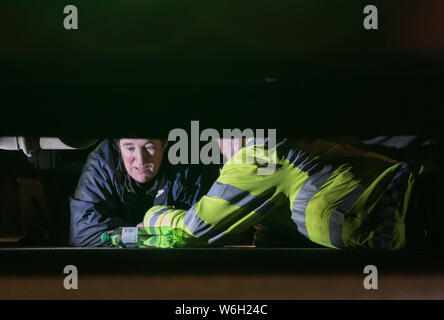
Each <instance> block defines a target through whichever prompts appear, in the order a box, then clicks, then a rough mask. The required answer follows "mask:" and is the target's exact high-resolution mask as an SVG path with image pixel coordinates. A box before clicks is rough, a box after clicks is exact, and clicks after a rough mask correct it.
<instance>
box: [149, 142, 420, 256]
mask: <svg viewBox="0 0 444 320" xmlns="http://www.w3.org/2000/svg"><path fill="white" fill-rule="evenodd" d="M270 165H272V166H270ZM265 167H271V168H273V170H272V171H270V172H269V174H258V172H259V170H260V169H263V168H265ZM421 171H422V166H420V165H418V164H414V163H407V162H398V161H395V160H392V159H390V158H387V157H385V156H383V155H381V154H378V153H372V152H366V151H362V150H360V149H356V148H353V147H350V146H348V145H345V144H341V143H332V142H329V141H326V140H316V141H314V142H312V143H305V142H304V141H303V140H290V139H284V140H282V141H279V142H278V143H276V145H275V146H271V147H270V146H268V145H267V140H266V139H265V140H262V141H258V140H254V139H251V140H249V141H247V142H246V144H245V147H243V148H242V149H241V150H239V151H238V152H237V153H236V154H234V156H233V157H232V158H231V159H230V160H229V161H228V162H227V163H225V165H224V166H223V168H222V169H221V172H220V176H219V178H218V179H217V181H216V182H215V183H214V184H213V186H212V187H211V189H210V191H209V192H208V193H207V194H206V195H205V196H203V197H202V199H201V200H200V201H199V202H197V203H196V204H194V206H193V207H191V208H190V209H188V210H181V209H176V208H174V207H171V206H155V207H152V208H151V209H149V210H148V212H147V213H146V215H145V217H144V220H143V224H144V228H145V229H146V231H147V232H148V233H149V234H150V235H151V237H150V238H149V239H147V240H146V241H145V243H144V245H146V246H153V247H171V246H173V247H193V246H199V247H201V246H209V245H219V244H226V243H229V239H230V236H232V235H238V234H241V233H242V232H244V231H245V230H247V229H248V228H251V226H255V225H258V224H262V225H265V226H267V227H269V228H275V229H276V230H277V231H278V232H279V233H295V232H296V233H297V232H299V233H300V234H302V235H303V236H305V237H306V238H308V239H309V240H311V241H312V242H314V243H316V244H318V245H322V246H325V247H331V248H383V249H391V250H396V249H400V248H402V247H404V245H405V243H406V236H405V217H406V212H407V207H408V203H409V198H410V195H411V192H412V188H413V184H414V181H415V179H416V177H417V176H418V175H419V174H420V173H421Z"/></svg>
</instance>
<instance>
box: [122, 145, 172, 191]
mask: <svg viewBox="0 0 444 320" xmlns="http://www.w3.org/2000/svg"><path fill="white" fill-rule="evenodd" d="M167 143H168V141H167V140H159V139H129V138H122V139H119V148H120V153H121V154H122V160H123V164H124V165H125V169H126V171H127V172H128V174H129V175H130V177H131V178H133V179H134V180H135V181H137V182H139V183H145V182H148V181H150V180H151V179H152V178H154V177H155V176H156V174H157V172H158V171H159V168H160V165H161V164H162V157H163V152H164V150H165V148H166V146H167Z"/></svg>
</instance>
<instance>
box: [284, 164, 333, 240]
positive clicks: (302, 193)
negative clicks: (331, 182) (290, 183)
mask: <svg viewBox="0 0 444 320" xmlns="http://www.w3.org/2000/svg"><path fill="white" fill-rule="evenodd" d="M333 171H334V170H333V167H332V166H331V165H325V166H324V167H323V168H322V169H321V170H320V171H318V172H316V173H313V174H311V175H309V176H308V178H307V179H306V180H305V182H304V185H303V186H302V188H301V190H299V192H298V194H297V195H296V198H295V199H294V202H293V207H292V209H291V210H292V215H291V218H292V219H293V221H294V222H295V223H296V225H297V227H298V230H299V232H300V233H302V234H303V235H304V236H305V237H307V238H308V239H310V237H309V236H308V232H307V227H306V225H305V219H306V216H305V210H306V209H307V206H308V202H309V201H310V199H311V198H312V197H313V196H314V195H315V194H316V193H317V192H318V190H319V188H320V187H321V186H322V185H323V184H324V183H325V182H326V181H327V180H328V178H329V177H330V176H331V174H332V173H333Z"/></svg>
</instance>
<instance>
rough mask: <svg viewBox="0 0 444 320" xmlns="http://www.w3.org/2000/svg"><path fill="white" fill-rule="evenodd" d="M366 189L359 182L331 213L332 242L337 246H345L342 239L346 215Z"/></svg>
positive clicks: (330, 230)
mask: <svg viewBox="0 0 444 320" xmlns="http://www.w3.org/2000/svg"><path fill="white" fill-rule="evenodd" d="M365 189H366V186H364V185H362V184H358V185H357V186H356V187H355V188H354V189H353V190H352V191H351V192H350V193H349V194H348V195H346V196H345V199H344V200H343V201H342V203H341V204H340V205H339V206H338V207H337V208H336V209H334V210H333V212H332V213H331V216H330V221H329V225H328V228H329V234H330V242H331V244H332V245H334V246H335V247H337V248H344V247H345V244H344V241H343V239H342V227H343V223H344V216H345V214H346V213H347V212H348V211H349V210H350V208H351V207H352V206H353V204H354V203H355V202H356V200H358V198H359V197H360V196H361V195H362V193H363V192H364V191H365Z"/></svg>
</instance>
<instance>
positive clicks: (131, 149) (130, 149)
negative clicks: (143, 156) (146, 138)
mask: <svg viewBox="0 0 444 320" xmlns="http://www.w3.org/2000/svg"><path fill="white" fill-rule="evenodd" d="M126 151H130V152H133V151H134V147H126Z"/></svg>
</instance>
